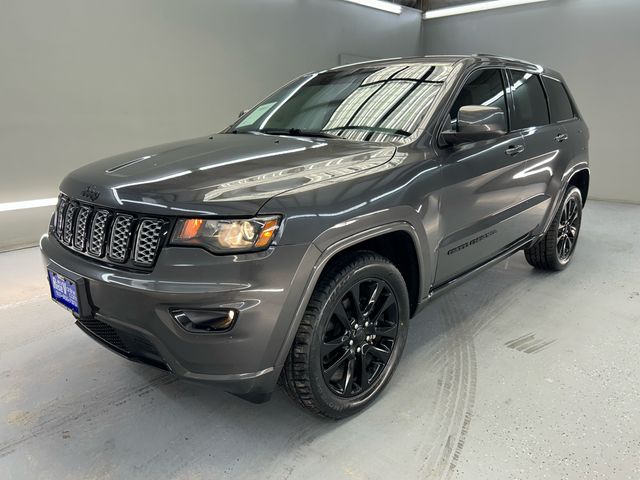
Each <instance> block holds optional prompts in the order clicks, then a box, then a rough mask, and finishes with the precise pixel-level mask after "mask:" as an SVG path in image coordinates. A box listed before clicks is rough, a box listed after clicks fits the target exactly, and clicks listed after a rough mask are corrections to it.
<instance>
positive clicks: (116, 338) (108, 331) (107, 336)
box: [79, 318, 127, 353]
mask: <svg viewBox="0 0 640 480" xmlns="http://www.w3.org/2000/svg"><path fill="white" fill-rule="evenodd" d="M79 322H80V323H81V324H82V326H83V327H85V328H86V329H87V330H89V331H90V332H91V333H93V334H94V335H95V336H96V337H99V338H100V340H102V341H103V342H106V343H108V344H109V345H111V346H112V347H114V348H116V349H118V350H120V351H121V352H123V353H125V352H127V347H126V346H125V344H124V342H123V341H122V339H121V338H120V335H118V331H117V330H116V329H115V328H113V327H112V326H111V325H107V324H106V323H104V322H101V321H100V320H96V319H95V318H82V319H80V320H79Z"/></svg>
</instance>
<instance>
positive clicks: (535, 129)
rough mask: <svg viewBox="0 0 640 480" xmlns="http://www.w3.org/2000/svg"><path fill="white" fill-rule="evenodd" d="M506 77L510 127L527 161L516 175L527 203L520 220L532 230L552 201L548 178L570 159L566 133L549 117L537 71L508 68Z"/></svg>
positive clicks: (538, 223)
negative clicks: (521, 140) (517, 135)
mask: <svg viewBox="0 0 640 480" xmlns="http://www.w3.org/2000/svg"><path fill="white" fill-rule="evenodd" d="M508 78H509V88H508V90H509V93H510V95H511V98H512V102H511V123H512V128H513V129H514V130H515V131H519V132H520V133H521V134H522V136H523V138H524V147H525V151H524V156H525V157H526V164H525V169H524V170H523V171H522V172H519V174H518V179H519V180H520V185H521V188H522V194H523V202H524V204H525V205H526V207H527V208H526V210H525V212H524V215H523V221H524V222H525V224H526V226H527V228H528V230H530V231H531V230H534V229H536V227H538V226H539V225H540V224H541V222H542V221H543V220H544V218H545V213H546V211H547V210H548V209H549V207H550V205H551V197H552V195H551V191H550V186H551V182H552V180H553V178H554V177H556V178H557V176H558V174H559V172H564V171H565V168H566V165H567V162H568V161H569V159H570V156H571V152H570V142H569V141H568V140H569V134H568V132H567V129H566V128H565V127H564V125H563V124H562V123H559V122H554V121H552V119H551V113H550V109H549V104H548V102H547V95H548V93H547V92H546V91H545V88H544V87H543V83H542V78H541V77H540V76H539V75H537V74H535V73H531V72H525V71H519V70H509V71H508Z"/></svg>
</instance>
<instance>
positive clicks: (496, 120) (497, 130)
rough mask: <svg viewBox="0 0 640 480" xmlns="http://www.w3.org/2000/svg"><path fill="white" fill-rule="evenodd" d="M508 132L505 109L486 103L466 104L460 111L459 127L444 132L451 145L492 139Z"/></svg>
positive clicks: (443, 136)
mask: <svg viewBox="0 0 640 480" xmlns="http://www.w3.org/2000/svg"><path fill="white" fill-rule="evenodd" d="M506 133H507V119H506V116H505V114H504V110H502V109H501V108H499V107H486V106H484V105H465V106H464V107H461V108H460V110H459V111H458V129H457V130H446V131H444V132H442V134H441V135H442V139H443V140H444V141H445V142H446V143H447V144H449V145H458V144H460V143H469V142H479V141H482V140H491V139H493V138H498V137H501V136H503V135H506Z"/></svg>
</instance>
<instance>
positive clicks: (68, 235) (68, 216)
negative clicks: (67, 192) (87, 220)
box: [62, 203, 78, 245]
mask: <svg viewBox="0 0 640 480" xmlns="http://www.w3.org/2000/svg"><path fill="white" fill-rule="evenodd" d="M77 211H78V204H77V203H69V205H67V209H66V210H65V212H64V228H63V229H62V241H63V242H64V243H65V244H66V245H71V241H72V240H73V222H74V220H75V217H76V212H77Z"/></svg>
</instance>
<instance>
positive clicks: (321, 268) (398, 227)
mask: <svg viewBox="0 0 640 480" xmlns="http://www.w3.org/2000/svg"><path fill="white" fill-rule="evenodd" d="M397 242H399V243H400V244H399V245H398V244H397ZM420 245H421V243H420V238H419V235H418V233H417V231H416V229H415V228H414V227H413V226H412V225H411V224H410V223H408V222H405V221H398V222H394V223H389V224H386V225H380V226H377V227H374V228H371V229H368V230H365V231H361V232H359V233H356V234H353V235H350V236H349V237H347V238H343V239H341V240H339V241H336V242H335V243H333V244H331V245H329V246H328V247H327V248H326V249H324V250H321V251H322V253H321V254H320V256H319V257H318V259H317V261H316V262H315V265H314V267H313V269H312V274H311V276H310V278H309V280H308V282H307V285H306V286H305V289H304V294H303V295H302V298H300V302H299V305H298V307H297V310H296V313H295V315H294V318H293V321H292V322H291V325H290V328H289V330H288V332H287V335H286V338H285V339H284V342H283V344H282V347H281V349H280V351H279V353H278V357H277V363H276V365H278V366H281V365H283V364H284V361H285V359H286V356H287V354H288V353H289V349H290V348H291V345H292V342H293V339H294V338H295V335H296V332H297V330H298V327H299V325H300V321H301V319H302V316H303V315H304V311H305V309H306V307H307V304H308V303H309V300H310V298H311V295H312V294H313V291H314V289H315V288H316V285H317V283H318V280H319V279H320V277H321V275H322V273H323V272H325V271H326V269H327V267H329V266H330V264H331V263H332V262H336V261H338V260H339V259H340V258H341V257H342V256H343V255H347V254H349V253H350V252H353V251H357V250H368V251H373V252H376V253H378V254H380V255H383V256H385V257H387V258H389V257H390V256H392V257H394V258H389V260H390V261H391V262H392V263H393V264H394V265H396V267H397V268H398V270H400V273H401V274H402V275H403V278H405V282H409V283H410V284H409V283H408V284H407V289H408V291H409V302H410V316H413V314H414V313H415V312H416V310H417V308H418V305H419V304H420V301H421V299H422V298H423V297H424V288H425V285H424V278H425V270H426V269H427V267H426V266H425V263H424V262H425V259H424V258H423V255H422V252H421V249H420ZM408 246H411V249H408V248H407V247H408ZM396 247H397V248H396ZM403 247H405V248H403ZM399 250H401V251H402V253H400V252H399ZM406 250H408V251H406ZM392 252H396V253H392ZM385 253H386V254H385ZM401 255H405V256H401ZM394 260H395V262H394ZM396 262H397V263H396ZM398 265H400V266H398ZM405 274H406V275H407V277H405Z"/></svg>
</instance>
